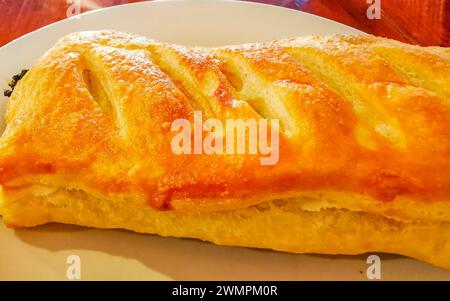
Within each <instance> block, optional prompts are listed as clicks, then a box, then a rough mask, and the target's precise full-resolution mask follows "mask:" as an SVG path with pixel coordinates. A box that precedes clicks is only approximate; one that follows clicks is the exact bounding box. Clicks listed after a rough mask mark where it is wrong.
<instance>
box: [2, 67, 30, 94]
mask: <svg viewBox="0 0 450 301" xmlns="http://www.w3.org/2000/svg"><path fill="white" fill-rule="evenodd" d="M27 72H28V69H22V71H20V73H18V74H16V75H14V76H13V77H12V79H11V81H10V82H9V84H8V86H9V87H10V88H11V90H5V91H4V92H3V95H5V96H6V97H11V94H12V92H13V91H14V88H15V87H16V86H17V83H18V82H19V80H21V79H22V78H23V77H24V76H25V74H27Z"/></svg>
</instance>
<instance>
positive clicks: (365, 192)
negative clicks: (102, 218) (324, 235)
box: [0, 31, 450, 267]
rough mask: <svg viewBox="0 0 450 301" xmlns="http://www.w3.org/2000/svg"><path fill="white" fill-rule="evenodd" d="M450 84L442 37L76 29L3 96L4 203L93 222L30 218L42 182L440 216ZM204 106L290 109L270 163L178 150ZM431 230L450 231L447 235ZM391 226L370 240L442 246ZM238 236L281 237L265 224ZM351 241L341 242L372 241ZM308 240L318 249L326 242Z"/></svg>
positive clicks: (158, 201) (218, 201)
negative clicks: (185, 126) (203, 39)
mask: <svg viewBox="0 0 450 301" xmlns="http://www.w3.org/2000/svg"><path fill="white" fill-rule="evenodd" d="M449 85H450V56H449V55H448V53H447V51H446V50H445V49H442V48H437V47H430V48H424V47H417V46H411V45H406V44H403V43H400V42H394V41H391V40H386V39H381V38H375V37H371V36H342V35H336V36H323V37H304V38H297V39H290V40H282V41H277V42H273V43H265V44H248V45H242V46H230V47H220V48H196V47H184V46H179V45H169V44H162V43H157V42H155V41H151V40H148V39H145V38H142V37H137V36H133V35H130V34H125V33H119V32H112V31H102V32H82V33H76V34H72V35H69V36H67V37H65V38H63V39H61V40H60V41H59V42H58V43H57V45H56V46H55V47H54V48H53V49H51V50H50V51H49V52H48V53H47V54H45V55H44V56H43V57H42V58H41V59H40V60H39V62H38V63H37V64H36V65H35V66H34V67H33V68H32V70H31V71H30V72H29V73H28V74H27V75H26V76H25V77H24V78H23V79H22V80H21V81H20V82H19V84H18V86H17V87H16V89H15V90H14V93H13V95H12V97H11V100H10V103H9V104H8V110H7V113H6V124H7V126H6V130H5V132H4V133H3V135H2V136H1V138H0V184H1V187H2V189H3V196H2V198H1V200H0V214H2V215H3V216H4V220H5V221H6V222H7V223H10V224H11V225H16V226H28V225H32V224H39V223H42V222H46V221H49V220H56V221H61V222H68V223H72V222H73V223H81V224H84V225H91V226H97V225H98V223H97V222H96V221H95V220H94V219H86V218H84V217H83V216H82V215H83V213H80V216H79V217H78V218H77V219H74V218H72V217H70V218H69V217H67V219H65V218H58V219H51V218H50V219H49V218H41V219H40V220H39V219H38V221H37V222H33V218H34V217H33V214H39V213H33V214H31V213H30V210H28V209H27V208H25V207H24V206H25V204H26V202H24V201H23V200H22V201H18V200H21V197H20V196H18V195H20V194H23V195H25V196H26V195H27V194H29V195H31V196H32V195H33V193H30V192H29V189H30V187H32V186H33V185H42V186H45V187H48V188H49V189H57V188H63V189H71V190H78V191H83V192H85V193H88V194H89V195H90V196H95V198H99V199H102V200H110V201H114V200H116V201H118V202H122V205H121V206H122V207H121V209H120V210H124V209H123V207H125V206H126V205H125V204H129V206H147V207H148V206H151V207H153V208H154V209H158V210H161V209H163V210H173V211H175V212H177V213H174V214H180V215H182V214H184V213H185V214H189V215H191V214H199V218H203V216H209V215H208V214H209V213H206V212H210V214H211V216H213V215H214V214H213V212H215V211H217V212H224V211H225V210H227V211H230V212H232V211H235V210H237V211H236V212H240V211H239V210H245V209H244V208H246V207H249V206H256V205H257V204H259V203H267V202H270V201H272V200H276V199H298V198H302V199H303V200H305V199H307V198H308V196H311V195H313V200H314V201H311V202H309V203H308V202H307V203H308V204H309V205H308V206H309V207H308V208H311V207H314V208H316V210H320V209H324V210H325V209H326V210H333V209H332V208H337V209H334V210H338V211H339V212H340V211H341V210H350V211H352V212H353V213H351V214H356V213H354V212H366V213H367V214H370V215H376V216H379V218H381V219H386V218H389V219H392V220H395V221H396V222H398V223H402V224H403V223H405V224H409V223H411V222H419V223H425V224H427V223H430V224H432V225H433V226H432V227H430V228H421V229H428V230H429V231H435V230H433V229H437V228H435V227H434V225H435V224H439V225H440V224H441V223H443V224H445V227H448V225H447V224H446V223H447V222H450V135H449V133H450V94H449V91H448V89H447V87H448V86H449ZM194 111H201V112H202V113H203V115H204V118H217V119H219V120H222V121H224V120H225V119H227V118H234V119H237V118H240V119H244V120H245V119H250V118H253V119H260V118H265V119H279V120H280V135H281V136H280V154H279V162H278V163H277V164H276V165H273V166H262V165H261V164H260V157H261V156H260V155H249V154H243V155H240V154H236V155H205V154H203V155H176V154H174V153H173V152H172V150H171V143H170V142H171V138H172V137H173V132H171V131H170V125H171V123H172V122H173V121H174V120H176V119H178V118H185V119H188V120H191V121H192V119H193V112H194ZM318 195H320V197H318ZM324 199H326V202H324ZM318 200H320V201H318ZM303 204H306V203H305V202H303ZM305 206H306V205H305ZM12 208H15V209H14V210H13V209H12ZM44 208H50V209H45V210H50V213H51V210H53V209H52V208H53V207H52V206H50V205H49V204H47V203H46V202H45V201H42V204H40V205H39V206H37V207H36V210H41V209H42V210H44ZM21 210H23V212H22V213H20V211H21ZM45 210H44V211H43V212H44V213H45V212H47V211H45ZM55 210H60V209H55ZM299 211H301V212H303V211H305V212H309V211H311V210H310V209H307V208H306V207H302V209H301V210H299ZM56 212H57V211H55V213H51V214H57V213H56ZM145 212H147V211H145ZM152 212H153V211H152ZM201 212H204V213H202V214H204V215H202V214H200V213H201ZM227 214H234V213H227ZM236 214H237V213H236ZM299 214H300V213H299ZM301 214H303V213H301ZM339 214H341V213H339ZM349 214H350V213H349ZM119 215H120V214H119ZM233 218H234V217H233ZM317 218H320V216H318V217H317ZM112 222H113V221H111V220H109V221H108V223H107V224H106V226H107V227H110V226H111V224H110V223H112ZM383 223H384V222H383ZM274 224H276V222H275V221H274ZM118 226H119V227H124V228H129V229H133V230H136V231H144V232H146V231H147V230H146V229H147V228H145V227H143V228H139V227H137V228H133V227H131V226H129V225H127V224H126V223H121V224H118ZM440 227H441V226H439V227H438V228H440ZM445 227H444V228H445ZM445 229H447V228H445ZM428 230H426V231H428ZM161 231H162V232H161ZM167 231H169V232H167V235H181V236H182V235H183V234H177V233H178V232H177V233H173V234H171V233H170V231H171V230H167ZM217 231H219V230H217ZM389 231H390V232H389ZM389 231H388V234H387V235H391V234H392V233H393V232H392V231H393V230H392V231H391V230H389ZM420 231H425V230H420ZM420 231H419V232H420ZM150 232H152V233H160V234H164V233H163V232H164V231H163V230H161V229H158V230H151V231H150ZM380 233H381V232H380ZM408 233H409V232H408ZM413 233H416V232H415V230H414V231H412V232H411V233H410V234H408V235H414V234H413ZM420 233H422V234H423V233H424V232H420ZM443 233H448V230H445V231H444V232H443ZM422 234H420V235H422ZM211 235H213V234H211ZM293 235H294V234H293ZM336 235H337V234H336ZM380 235H381V234H380ZM433 235H434V236H432V237H434V239H436V241H438V240H441V243H443V244H448V241H447V239H448V238H447V237H448V236H447V237H442V235H439V234H433ZM194 237H199V238H203V239H208V240H213V241H219V240H220V239H221V238H220V237H216V238H214V237H213V236H201V235H199V236H195V235H194ZM405 237H412V236H405ZM242 239H244V238H242ZM358 239H362V238H360V237H358V238H355V240H358ZM405 239H406V238H405ZM380 241H381V238H380V239H377V240H375V242H379V243H380V244H381V245H380V247H378V248H375V247H374V249H373V250H379V251H382V250H385V251H392V252H396V253H401V254H406V255H410V256H416V257H418V258H426V260H428V261H431V262H435V261H433V260H432V259H430V258H428V257H429V256H432V255H430V254H429V255H424V254H426V252H428V251H427V250H428V249H426V250H425V249H423V254H422V253H420V254H419V253H417V254H418V255H415V254H416V253H414V252H413V251H411V252H410V251H407V249H408V250H409V249H413V248H415V246H412V245H411V247H409V246H405V247H404V248H405V249H404V250H405V251H404V252H402V249H401V246H400V245H399V246H398V248H393V247H392V248H391V247H389V245H388V243H386V244H385V245H384V244H382V243H381V242H380ZM219 242H220V241H219ZM230 243H232V244H238V245H241V244H242V245H252V246H256V247H269V248H277V249H283V248H278V247H276V243H275V242H274V245H273V246H271V245H270V240H268V241H267V242H265V243H262V242H256V241H255V242H251V243H249V244H245V243H239V239H238V238H236V239H235V240H233V241H232V242H231V241H230ZM293 243H294V242H293ZM359 243H361V242H359ZM302 244H303V243H302ZM355 244H358V242H355ZM353 247H354V248H355V249H354V251H352V247H350V246H349V247H348V248H346V249H343V251H342V252H348V253H358V252H361V251H364V250H371V247H372V245H371V246H367V248H366V247H364V248H362V247H356V246H353ZM323 248H324V250H325V249H326V248H327V246H324V247H323ZM390 248H391V249H390ZM312 249H314V250H316V251H317V252H321V249H320V248H319V246H318V245H317V246H316V247H314V248H312ZM312 249H311V250H312ZM284 250H291V249H290V248H288V249H286V248H285V249H284ZM309 250H310V249H308V248H303V247H301V248H300V247H299V248H298V250H296V249H295V248H294V249H292V251H295V252H309ZM333 250H335V249H333V248H331V247H330V248H329V249H328V252H329V253H332V252H333ZM443 250H445V251H443V252H447V253H446V254H447V255H448V250H449V249H448V246H447V247H446V248H444V249H443ZM418 252H419V251H418ZM421 252H422V251H421ZM427 256H428V257H427ZM436 256H438V255H436ZM438 257H439V258H441V257H443V255H442V254H440V255H439V256H438ZM449 257H450V256H449ZM436 262H443V263H437V264H441V265H444V266H447V267H448V262H444V261H442V260H441V259H439V260H437V261H436Z"/></svg>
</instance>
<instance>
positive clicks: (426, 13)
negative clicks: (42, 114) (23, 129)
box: [0, 0, 450, 47]
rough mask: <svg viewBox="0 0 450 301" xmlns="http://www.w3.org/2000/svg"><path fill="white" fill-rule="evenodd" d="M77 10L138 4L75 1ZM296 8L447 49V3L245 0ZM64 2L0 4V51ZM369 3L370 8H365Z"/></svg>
mask: <svg viewBox="0 0 450 301" xmlns="http://www.w3.org/2000/svg"><path fill="white" fill-rule="evenodd" d="M79 1H81V6H82V8H81V11H82V12H84V11H88V10H93V9H98V8H102V7H107V6H113V5H118V4H125V3H132V2H141V1H143V0H79ZM249 1H253V2H260V3H267V4H273V5H279V6H284V7H288V8H293V9H297V10H300V11H304V12H308V13H312V14H315V15H319V16H322V17H325V18H329V19H332V20H336V21H338V22H341V23H344V24H347V25H349V26H352V27H355V28H358V29H360V30H362V31H365V32H367V33H371V34H374V35H377V36H383V37H389V38H393V39H397V40H401V41H404V42H409V43H413V44H420V45H441V46H447V47H449V46H450V0H249ZM375 1H380V2H381V8H382V13H381V19H380V20H376V19H375V20H369V19H368V18H367V15H366V12H367V9H368V8H369V6H370V3H373V2H375ZM68 2H73V0H72V1H67V0H0V13H1V16H2V17H1V22H0V46H1V45H4V44H6V43H8V42H10V41H12V40H13V39H15V38H18V37H20V36H22V35H24V34H26V33H28V32H30V31H33V30H35V29H38V28H40V27H42V26H45V25H47V24H50V23H53V22H56V21H58V20H61V19H64V18H66V16H67V10H68V7H69V4H68ZM368 2H369V3H368Z"/></svg>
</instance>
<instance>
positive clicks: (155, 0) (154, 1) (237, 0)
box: [0, 0, 368, 52]
mask: <svg viewBox="0 0 450 301" xmlns="http://www.w3.org/2000/svg"><path fill="white" fill-rule="evenodd" d="M186 2H192V3H195V5H198V4H199V3H228V4H230V5H231V4H232V5H238V6H239V5H242V6H254V7H266V8H267V9H269V8H270V9H276V10H280V11H285V12H287V13H291V14H299V15H308V16H310V17H313V18H317V19H320V20H321V21H323V22H330V23H334V24H339V26H342V27H343V28H344V27H346V28H347V29H350V30H353V31H355V34H363V35H367V34H368V33H365V32H363V31H361V30H359V29H357V28H354V27H351V26H349V25H347V24H344V23H340V22H337V21H334V20H331V19H328V18H325V17H322V16H318V15H315V14H312V13H309V12H304V11H299V10H295V9H291V8H287V7H283V6H278V5H274V4H266V3H260V2H250V1H246V0H244V1H243V0H151V1H141V2H133V3H124V4H118V5H114V6H109V7H102V8H99V9H95V10H91V11H87V12H84V13H81V14H80V15H76V16H71V17H67V18H65V19H62V20H58V21H56V22H53V23H50V24H47V25H45V26H43V27H40V28H38V29H35V30H33V31H30V32H28V33H26V34H24V35H22V36H20V37H18V38H16V39H14V40H12V41H10V42H8V43H6V44H5V45H3V46H0V52H2V51H4V50H6V49H8V48H10V47H14V46H15V44H17V43H19V42H21V41H22V40H25V39H28V38H29V37H30V36H32V35H34V34H36V33H38V32H42V31H46V30H49V29H50V28H53V27H57V26H61V24H64V23H69V22H73V21H74V20H77V18H80V17H82V16H86V15H91V14H102V13H105V12H106V11H112V10H120V9H123V8H124V7H130V6H153V5H160V4H161V3H186ZM82 31H83V30H82Z"/></svg>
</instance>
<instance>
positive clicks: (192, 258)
mask: <svg viewBox="0 0 450 301" xmlns="http://www.w3.org/2000/svg"><path fill="white" fill-rule="evenodd" d="M100 29H116V30H122V31H128V32H132V33H137V34H141V35H144V36H148V37H151V38H154V39H157V40H160V41H164V42H174V43H181V44H187V45H199V46H213V45H214V46H215V45H225V44H239V43H245V42H257V41H269V40H273V39H279V38H286V37H294V36H300V35H310V34H332V33H348V34H355V33H360V32H358V31H357V30H355V29H352V28H349V27H347V26H345V25H342V24H338V23H335V22H333V21H329V20H326V19H323V18H320V17H316V16H313V15H309V14H304V13H300V12H296V11H294V10H288V9H283V8H279V7H275V6H268V5H259V4H254V3H248V2H234V1H203V0H195V1H194V0H192V1H157V2H143V3H138V4H128V5H124V6H118V7H113V8H108V9H103V10H97V11H94V12H90V13H87V14H84V15H81V16H80V17H79V18H72V19H67V20H64V21H62V22H58V23H56V24H53V25H50V26H47V27H45V28H43V29H40V30H38V31H35V32H33V33H30V34H28V35H26V36H24V37H22V38H20V39H18V40H16V41H14V42H12V43H10V44H8V45H6V46H4V47H2V48H0V66H1V68H0V87H1V88H6V87H7V82H8V80H9V79H10V78H11V76H12V75H13V74H15V73H17V72H18V71H20V70H21V69H22V68H25V67H30V66H32V64H33V63H34V62H35V61H36V60H37V59H38V58H39V57H40V56H41V55H42V54H43V53H44V52H45V51H46V50H47V49H49V48H50V47H51V46H52V45H53V44H54V42H55V41H56V40H57V39H59V38H60V37H62V36H63V35H65V34H67V33H70V32H74V31H81V30H100ZM5 102H6V98H2V99H1V100H0V105H1V112H2V111H3V108H4V104H5ZM1 112H0V115H2V113H1ZM0 117H1V116H0ZM1 119H3V118H2V117H1ZM70 255H77V256H79V257H80V259H81V278H82V280H98V279H102V280H108V279H113V280H126V279H129V280H144V279H147V280H168V279H175V280H270V279H273V280H280V279H283V280H300V279H328V280H329V279H354V280H367V277H366V269H367V267H368V264H367V263H366V258H367V255H360V256H319V255H295V254H286V253H278V252H273V251H264V250H253V249H246V248H233V247H220V246H215V245H213V244H210V243H205V242H200V241H196V240H189V239H174V238H161V237H157V236H154V235H142V234H136V233H132V232H127V231H114V230H96V229H88V228H81V227H75V226H65V225H46V226H42V227H37V228H34V229H22V230H11V229H7V228H5V226H4V225H3V223H1V221H0V280H23V279H26V280H48V279H52V280H66V279H67V278H66V271H67V268H68V267H69V265H68V264H67V263H66V260H67V257H68V256H70ZM379 256H380V257H381V260H382V279H417V280H419V279H450V272H449V271H445V270H442V269H439V268H435V267H432V266H430V265H428V264H425V263H422V262H419V261H415V260H412V259H407V258H403V257H400V256H393V255H387V254H379Z"/></svg>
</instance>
